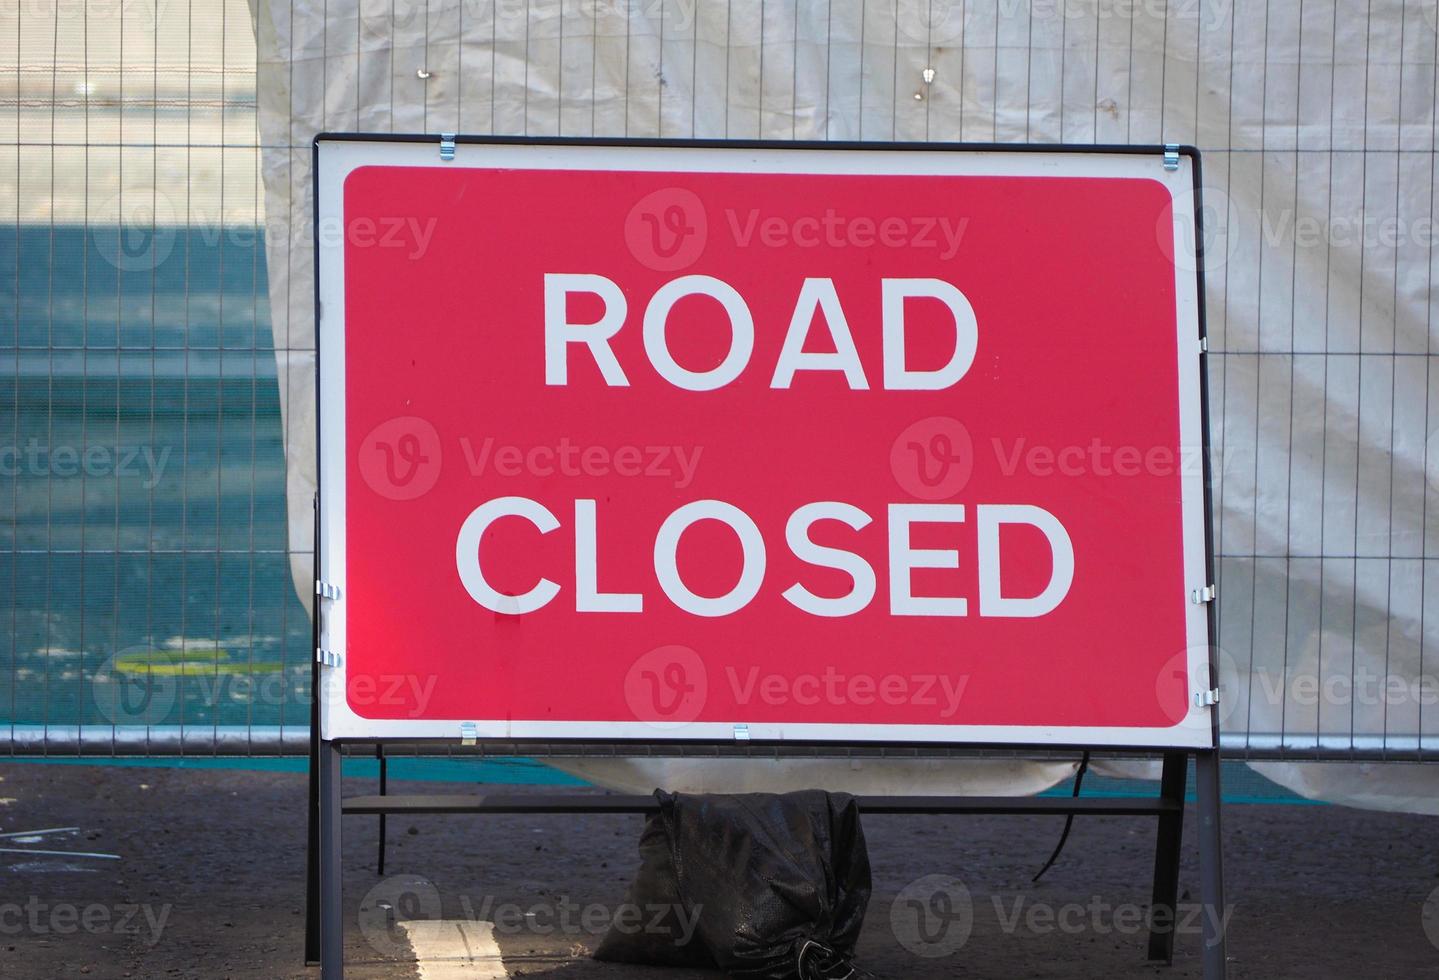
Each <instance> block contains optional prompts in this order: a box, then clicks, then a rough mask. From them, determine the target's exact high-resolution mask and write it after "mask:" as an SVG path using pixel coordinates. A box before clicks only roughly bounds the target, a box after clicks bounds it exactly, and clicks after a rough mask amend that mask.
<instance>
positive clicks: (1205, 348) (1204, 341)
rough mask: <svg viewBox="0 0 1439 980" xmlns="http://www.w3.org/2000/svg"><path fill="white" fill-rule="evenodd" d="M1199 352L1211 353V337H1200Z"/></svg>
mask: <svg viewBox="0 0 1439 980" xmlns="http://www.w3.org/2000/svg"><path fill="white" fill-rule="evenodd" d="M1199 353H1201V354H1208V353H1209V338H1208V337H1200V338H1199Z"/></svg>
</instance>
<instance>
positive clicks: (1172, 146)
mask: <svg viewBox="0 0 1439 980" xmlns="http://www.w3.org/2000/svg"><path fill="white" fill-rule="evenodd" d="M1164 169H1165V170H1178V169H1179V144H1178V143H1165V144H1164Z"/></svg>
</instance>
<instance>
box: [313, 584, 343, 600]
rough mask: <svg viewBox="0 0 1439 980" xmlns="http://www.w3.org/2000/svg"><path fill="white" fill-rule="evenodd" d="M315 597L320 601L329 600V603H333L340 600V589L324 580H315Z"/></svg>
mask: <svg viewBox="0 0 1439 980" xmlns="http://www.w3.org/2000/svg"><path fill="white" fill-rule="evenodd" d="M315 595H317V596H319V597H320V598H321V599H330V600H331V601H333V600H336V599H339V598H340V587H339V586H338V585H335V584H334V583H333V582H326V581H325V580H324V579H316V580H315Z"/></svg>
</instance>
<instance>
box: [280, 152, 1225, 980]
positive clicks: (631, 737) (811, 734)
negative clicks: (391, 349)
mask: <svg viewBox="0 0 1439 980" xmlns="http://www.w3.org/2000/svg"><path fill="white" fill-rule="evenodd" d="M374 143H388V144H397V145H400V146H403V147H407V148H408V151H409V152H411V153H420V154H424V155H425V156H426V157H427V159H428V160H429V161H430V162H431V163H433V162H436V161H444V162H450V161H453V160H455V159H456V158H457V157H458V155H459V148H460V147H481V146H483V147H489V148H499V147H529V148H542V149H544V150H545V151H546V152H551V153H567V152H575V151H578V150H581V149H583V148H588V149H591V150H592V149H595V148H604V147H645V148H651V149H664V150H672V149H673V150H691V151H694V150H706V151H707V150H726V151H728V150H741V151H754V152H759V151H765V152H771V151H782V152H784V153H792V152H810V151H826V152H828V151H833V150H851V151H865V152H866V153H869V152H873V153H879V154H894V155H895V157H896V158H901V157H903V158H921V159H922V158H925V157H926V156H927V155H931V154H936V153H946V154H951V155H954V154H958V155H961V156H963V155H971V156H972V155H975V154H1000V153H1003V154H1011V155H1015V156H1017V157H1020V158H1031V159H1033V160H1035V161H1042V160H1043V159H1045V156H1046V155H1048V156H1049V157H1053V156H1054V155H1055V154H1065V155H1068V156H1070V157H1072V158H1075V159H1082V158H1084V157H1086V156H1093V155H1096V154H1104V155H1111V156H1116V157H1131V158H1134V159H1135V160H1142V161H1143V163H1144V165H1145V172H1146V174H1147V175H1149V176H1156V177H1157V179H1166V180H1167V181H1168V182H1169V186H1171V187H1172V188H1177V189H1178V190H1179V191H1180V193H1192V195H1193V209H1192V223H1189V224H1187V225H1186V230H1188V231H1189V232H1190V233H1191V234H1192V238H1191V239H1190V241H1191V242H1192V243H1193V245H1194V249H1195V254H1194V259H1195V266H1196V268H1195V273H1194V275H1193V277H1185V276H1184V275H1183V274H1182V271H1181V270H1179V269H1176V274H1177V276H1178V277H1179V278H1177V280H1176V286H1177V287H1178V288H1179V289H1180V290H1181V291H1183V292H1184V293H1185V294H1186V295H1189V296H1192V297H1193V303H1194V317H1193V318H1192V320H1190V321H1189V322H1190V323H1191V324H1192V327H1193V333H1191V334H1190V335H1189V341H1190V342H1192V343H1193V344H1194V346H1195V348H1197V350H1196V352H1195V357H1194V358H1193V360H1192V362H1191V363H1192V364H1193V372H1194V373H1193V376H1192V377H1193V380H1194V382H1195V383H1197V385H1198V393H1199V400H1198V404H1197V406H1196V408H1197V413H1191V414H1190V416H1189V423H1188V425H1189V428H1187V429H1186V432H1189V431H1191V430H1192V428H1193V427H1196V426H1197V430H1198V431H1197V433H1196V434H1198V435H1199V436H1200V440H1201V441H1200V443H1199V444H1200V445H1202V446H1203V448H1204V453H1203V472H1202V480H1201V481H1200V484H1199V487H1198V491H1199V492H1198V494H1197V496H1196V494H1195V493H1194V492H1193V490H1192V489H1190V490H1187V491H1186V495H1185V501H1184V508H1185V513H1186V534H1185V560H1186V563H1189V562H1191V561H1192V562H1194V565H1193V567H1192V568H1191V567H1187V569H1186V579H1187V583H1189V582H1192V583H1194V588H1195V590H1196V593H1195V605H1196V607H1197V615H1198V619H1199V621H1200V622H1201V623H1202V630H1203V632H1202V636H1203V643H1202V644H1200V645H1197V651H1196V645H1194V644H1191V649H1190V662H1189V666H1190V677H1191V680H1194V679H1196V678H1200V677H1202V678H1204V680H1205V685H1204V686H1205V690H1202V691H1197V692H1195V693H1196V708H1198V709H1200V714H1199V715H1198V716H1195V717H1196V722H1197V723H1196V724H1194V725H1192V726H1191V729H1192V730H1191V731H1190V732H1189V734H1188V736H1187V737H1186V738H1184V739H1183V740H1165V739H1163V738H1159V739H1144V738H1138V739H1131V738H1123V739H1107V738H1106V737H1105V734H1104V733H1103V732H1094V731H1089V732H1081V731H1066V730H1063V729H1061V730H1056V731H1051V732H1039V733H1035V732H1029V733H1028V735H1029V736H1035V735H1038V736H1040V737H1025V736H1024V735H1022V734H1017V733H1002V732H1001V733H996V732H970V733H966V734H967V735H968V736H969V737H966V738H962V739H955V738H953V737H947V736H946V735H945V734H944V733H937V732H933V731H926V732H904V733H898V734H899V735H903V736H905V737H903V738H898V737H895V733H894V732H893V728H894V726H889V727H890V733H889V734H880V733H875V732H857V731H853V730H850V729H848V728H845V729H844V730H840V731H807V732H805V733H803V737H800V738H794V737H786V738H784V739H782V740H776V739H774V738H771V737H769V736H770V735H771V734H773V733H769V732H767V731H765V730H764V729H763V728H762V727H761V728H760V730H759V731H757V732H753V733H752V736H751V737H752V744H753V745H754V746H756V747H758V746H760V745H765V744H769V745H772V746H773V750H774V752H775V754H784V753H786V752H803V750H804V746H805V745H806V744H815V742H822V743H823V744H826V745H830V746H833V745H837V744H845V743H851V744H868V745H883V744H897V745H898V744H902V745H903V746H904V747H905V748H906V749H907V750H916V749H922V747H923V746H924V745H941V746H944V747H946V748H952V747H954V746H955V745H956V744H961V745H964V746H967V747H972V748H976V749H981V748H984V747H992V746H1002V747H1005V748H1009V749H1016V748H1018V749H1023V748H1026V747H1029V748H1034V749H1037V750H1040V751H1044V752H1049V751H1052V750H1054V749H1056V748H1065V747H1073V748H1076V749H1084V750H1086V752H1087V751H1088V749H1090V748H1096V747H1097V748H1105V749H1130V750H1134V751H1136V752H1138V753H1141V754H1146V755H1151V756H1161V757H1162V759H1163V778H1162V780H1161V784H1160V788H1159V795H1158V796H1156V797H1132V798H1122V799H1089V798H1074V799H1061V798H1049V797H1039V798H1017V799H1014V798H973V797H971V798H966V797H952V798H950V797H913V798H905V797H885V798H877V799H870V800H861V810H862V811H863V810H866V809H868V810H870V811H871V812H884V813H947V814H968V813H987V814H1029V815H1032V814H1036V813H1052V814H1069V815H1075V814H1112V815H1127V816H1145V817H1156V818H1157V831H1158V833H1157V838H1156V848H1155V866H1154V881H1153V904H1152V906H1151V912H1152V916H1153V917H1154V919H1155V921H1156V922H1167V923H1168V924H1169V925H1168V928H1164V927H1163V926H1162V925H1159V926H1153V927H1152V928H1151V932H1150V938H1149V947H1148V954H1149V958H1150V959H1151V960H1158V961H1169V960H1171V959H1172V957H1173V952H1174V938H1175V936H1174V930H1173V923H1174V913H1175V908H1176V903H1177V901H1178V896H1179V864H1180V852H1181V849H1180V843H1181V834H1182V827H1183V817H1184V809H1185V783H1186V773H1187V771H1188V765H1189V759H1190V758H1191V757H1193V759H1194V763H1195V769H1194V772H1195V789H1196V803H1197V816H1198V823H1199V828H1198V834H1197V836H1198V845H1199V874H1200V896H1201V900H1202V902H1203V905H1204V907H1205V911H1206V914H1205V915H1204V916H1203V925H1204V928H1203V936H1202V944H1203V946H1202V954H1201V956H1202V962H1203V968H1204V976H1205V978H1206V980H1222V978H1223V977H1225V975H1226V971H1227V966H1226V956H1225V932H1226V922H1227V916H1226V915H1225V911H1224V909H1225V901H1224V883H1223V863H1222V853H1221V834H1220V817H1221V795H1220V754H1219V737H1218V736H1219V733H1218V714H1217V712H1215V711H1214V710H1212V709H1213V705H1214V702H1215V701H1217V694H1218V691H1217V688H1216V687H1215V686H1213V685H1212V684H1210V683H1209V679H1210V678H1214V677H1215V676H1216V673H1215V671H1216V660H1215V656H1214V647H1213V638H1214V637H1216V636H1217V630H1216V622H1215V603H1214V602H1213V598H1214V594H1213V586H1212V583H1213V582H1214V560H1213V552H1214V541H1213V528H1212V522H1211V513H1212V502H1211V497H1210V480H1211V474H1210V466H1209V458H1208V450H1209V427H1208V415H1207V406H1208V383H1207V371H1206V365H1205V361H1206V358H1205V351H1207V343H1206V341H1205V339H1204V338H1205V332H1204V324H1205V319H1204V270H1203V259H1204V256H1203V247H1202V242H1203V240H1204V238H1203V211H1202V200H1201V187H1202V174H1201V165H1200V158H1199V153H1198V151H1197V150H1195V149H1194V148H1192V147H1183V146H1178V145H1172V144H1171V145H1164V146H1084V147H1078V146H1065V145H1052V146H1042V145H1014V144H937V143H923V144H875V143H782V142H739V141H704V140H628V139H578V140H576V139H564V138H557V137H556V138H550V137H541V138H530V137H466V136H453V135H449V134H445V135H390V134H384V135H371V134H321V135H319V136H317V137H316V138H315V143H314V147H315V150H314V152H315V156H314V164H315V166H314V171H313V179H314V195H315V197H314V201H315V217H316V221H315V228H316V262H317V271H316V292H315V304H316V323H317V343H318V345H319V350H318V351H317V358H316V374H317V378H316V381H317V386H318V385H320V384H321V380H322V379H321V377H320V375H321V374H322V373H323V372H322V365H325V364H326V363H329V364H332V365H333V358H334V357H335V354H336V352H335V349H334V347H333V332H334V330H335V329H336V327H335V324H336V322H337V321H336V320H335V319H333V317H334V315H335V310H336V308H337V307H336V302H335V300H336V298H338V297H337V296H336V294H335V293H334V289H335V285H336V284H335V282H334V281H333V279H327V278H326V277H327V276H329V275H331V273H330V266H331V265H332V264H333V263H324V262H322V261H321V259H322V257H323V253H322V250H321V248H320V229H321V223H322V221H324V220H326V219H327V218H330V217H332V216H333V214H335V213H336V212H335V210H334V206H333V202H334V198H333V197H331V198H329V199H328V203H327V198H326V197H325V196H324V194H323V193H322V187H321V177H322V167H321V148H322V147H323V146H326V145H341V144H350V145H359V144H374ZM466 155H469V154H468V153H466ZM417 159H418V157H417ZM1186 167H1187V169H1188V174H1187V179H1185V180H1183V182H1182V184H1180V183H1177V182H1175V181H1176V180H1177V178H1175V177H1174V176H1173V175H1174V174H1176V173H1177V172H1180V171H1182V170H1183V169H1184V168H1186ZM1165 174H1167V175H1170V176H1169V177H1168V178H1164V177H1162V176H1159V175H1165ZM326 176H333V175H332V174H327V175H326ZM1186 279H1187V282H1186V281H1184V280H1186ZM327 295H329V296H330V297H331V305H330V306H329V307H328V308H329V309H330V311H331V313H330V318H326V317H323V316H321V313H322V304H323V301H324V299H325V297H326V296H327ZM340 295H341V296H342V294H340ZM339 305H340V306H341V307H342V304H339ZM1183 339H1184V338H1181V340H1182V341H1183ZM327 341H328V342H327ZM1180 348H1181V352H1182V351H1183V348H1184V343H1181V345H1180ZM1181 357H1183V354H1182V353H1181ZM317 390H318V391H320V392H321V396H320V405H321V413H320V415H321V417H320V418H319V419H317V429H318V431H317V435H318V437H319V439H320V447H321V468H320V480H319V484H320V489H319V491H318V492H317V499H316V520H315V562H316V569H315V585H316V602H315V616H314V622H313V627H314V634H313V636H314V645H315V648H316V661H315V663H313V664H312V680H313V702H312V711H311V743H310V797H309V848H308V851H309V859H308V866H307V923H306V941H305V955H306V960H307V961H308V962H312V963H319V964H320V966H321V976H322V977H323V978H324V980H342V978H343V975H344V925H345V916H344V907H343V894H342V877H343V876H342V864H341V824H342V817H343V815H345V814H347V813H349V814H355V815H366V814H367V815H379V816H380V819H381V821H383V820H384V814H386V813H392V812H403V813H449V814H475V815H482V814H485V813H492V812H506V813H514V812H536V813H563V814H572V815H583V814H589V813H642V812H647V804H646V803H645V801H644V800H643V798H635V797H621V796H593V795H591V796H585V797H579V798H575V797H558V796H554V795H552V794H551V795H544V796H529V797H525V796H521V797H498V798H497V797H487V796H477V797H464V796H453V797H403V796H385V795H381V796H379V797H364V798H361V799H351V800H350V801H348V802H347V801H346V800H345V799H344V798H343V796H342V793H341V774H342V761H343V755H344V749H345V747H346V746H347V745H350V746H356V745H365V744H371V745H375V746H377V748H378V750H379V751H380V752H381V753H383V750H384V749H385V747H386V746H387V745H388V746H391V747H394V748H399V747H400V746H401V745H403V744H406V743H418V742H423V743H425V744H432V745H433V744H444V743H449V744H454V743H455V741H456V740H458V739H459V738H460V737H461V736H462V734H463V735H464V736H465V737H466V740H476V741H489V740H503V741H504V742H506V743H507V744H521V745H523V744H524V743H526V742H536V743H538V742H546V743H551V744H552V745H553V743H557V742H558V743H564V742H565V741H566V739H572V740H575V741H574V743H573V744H576V745H578V744H579V743H580V742H585V743H594V742H599V741H608V742H614V743H618V744H619V745H620V746H625V745H628V746H632V747H634V748H635V749H637V750H642V749H643V748H644V747H645V744H646V743H649V744H650V745H652V746H653V745H656V744H668V745H670V746H674V745H675V744H677V743H694V744H711V745H715V744H719V743H729V744H733V743H732V742H731V738H732V735H730V734H729V733H728V732H726V733H713V732H710V731H708V730H699V731H690V732H683V733H675V732H664V733H661V732H658V731H657V730H656V729H655V728H654V727H653V726H651V725H645V726H644V730H643V731H633V732H632V731H624V730H610V731H608V732H606V733H604V736H607V737H603V736H602V737H598V738H597V737H595V736H596V735H600V733H598V732H582V731H576V730H570V731H567V730H563V729H552V728H531V727H528V726H526V727H524V728H522V729H520V730H517V729H516V728H515V727H513V726H506V727H505V728H504V730H503V732H501V731H499V730H496V729H495V728H494V727H493V726H490V725H486V726H483V727H481V726H475V728H473V729H470V728H467V729H466V730H464V731H463V732H461V731H459V730H456V729H455V728H453V727H450V728H436V729H424V730H420V731H415V732H411V733H410V734H409V735H406V734H405V733H404V732H403V731H402V730H401V729H390V730H383V729H382V730H357V729H356V728H355V727H354V726H353V725H349V724H348V723H347V720H346V719H345V718H344V716H343V715H339V716H337V717H334V718H331V717H329V715H330V713H332V712H334V711H335V707H334V699H335V698H336V696H337V694H342V692H343V658H342V657H341V658H339V659H338V661H337V660H336V659H335V657H334V655H333V654H332V653H330V652H329V651H331V650H332V649H334V648H335V647H336V646H338V645H339V644H338V643H336V642H335V640H336V638H337V634H338V639H339V640H340V641H342V640H343V627H342V626H341V627H340V628H339V629H338V630H336V628H335V627H336V624H337V623H343V611H342V602H343V599H342V595H343V586H342V585H341V584H339V583H336V582H335V581H334V579H333V578H332V577H331V576H333V575H334V573H335V565H334V554H333V551H332V548H333V544H334V540H335V539H334V535H335V532H336V530H337V529H338V528H340V527H342V526H343V523H342V521H343V518H342V515H341V514H340V513H339V512H337V511H336V510H335V509H334V508H333V498H332V497H327V496H326V487H328V489H329V492H330V493H332V494H333V492H334V488H335V485H336V484H335V477H336V474H335V467H336V462H337V457H336V456H335V454H334V453H333V452H331V453H330V454H329V455H326V446H327V442H326V434H327V433H326V428H325V425H326V421H327V420H329V419H332V418H333V417H334V412H335V408H334V405H333V404H331V405H330V407H329V408H328V409H327V408H326V401H325V389H324V388H323V387H319V388H317ZM329 437H330V439H331V440H333V439H334V438H335V432H334V431H330V432H329ZM330 445H331V446H333V443H330ZM340 445H341V447H343V441H341V442H340ZM339 462H341V463H342V462H343V461H342V459H341V460H339ZM339 479H340V483H339V485H340V487H341V488H342V490H343V468H341V469H340V473H339ZM327 508H328V509H327ZM1196 509H1197V510H1198V513H1199V518H1200V525H1199V526H1200V528H1201V530H1202V533H1201V534H1200V535H1199V536H1198V545H1197V547H1198V548H1200V549H1202V550H1196V543H1195V535H1194V534H1193V533H1192V532H1193V525H1192V523H1191V521H1190V518H1191V516H1192V515H1193V514H1194V512H1195V511H1196ZM327 661H328V663H327ZM339 700H340V702H341V703H343V700H344V699H343V697H342V696H341V697H340V699H339ZM1186 720H1188V719H1186ZM1006 734H1008V735H1009V736H1010V737H1005V736H1006ZM586 735H588V736H589V737H585V736H586ZM620 751H621V752H622V749H620ZM382 771H383V770H382ZM382 786H383V784H382ZM381 846H382V847H383V837H382V844H381ZM382 853H383V852H382Z"/></svg>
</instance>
